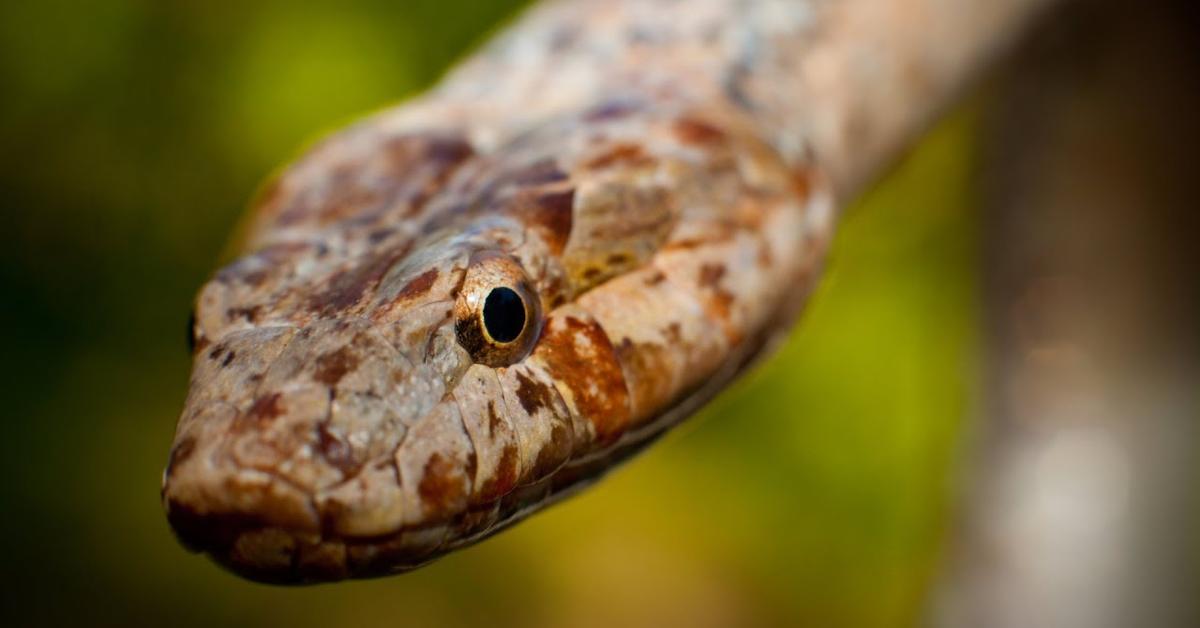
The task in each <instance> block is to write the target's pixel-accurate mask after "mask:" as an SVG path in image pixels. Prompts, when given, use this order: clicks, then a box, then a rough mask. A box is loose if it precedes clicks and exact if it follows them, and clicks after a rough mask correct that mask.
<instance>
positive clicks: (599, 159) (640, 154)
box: [583, 142, 654, 170]
mask: <svg viewBox="0 0 1200 628" xmlns="http://www.w3.org/2000/svg"><path fill="white" fill-rule="evenodd" d="M653 163H654V158H653V157H651V156H650V155H647V154H646V151H645V150H643V149H642V147H641V146H640V145H638V144H633V143H629V142H623V143H620V144H617V145H615V146H613V147H612V148H610V149H609V150H607V151H605V152H603V153H600V154H599V155H596V156H595V157H592V158H591V159H589V160H588V161H586V162H584V164H583V165H584V167H585V168H588V169H591V170H601V169H604V168H610V167H612V166H615V165H621V166H627V167H632V168H638V167H643V166H649V165H652V164H653Z"/></svg>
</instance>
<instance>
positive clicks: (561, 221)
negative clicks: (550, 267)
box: [514, 188, 575, 255]
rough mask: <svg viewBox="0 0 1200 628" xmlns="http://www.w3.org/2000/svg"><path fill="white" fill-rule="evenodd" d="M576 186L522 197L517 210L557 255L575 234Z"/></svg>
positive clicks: (516, 206) (518, 199) (515, 209)
mask: <svg viewBox="0 0 1200 628" xmlns="http://www.w3.org/2000/svg"><path fill="white" fill-rule="evenodd" d="M574 206H575V188H571V189H568V190H561V191H557V192H546V193H541V194H523V195H520V196H518V198H517V201H516V204H515V208H514V213H515V214H516V215H518V216H519V217H520V218H521V219H522V221H523V222H525V223H526V224H528V225H530V226H531V227H534V228H535V229H537V230H538V232H539V233H540V234H541V235H542V238H543V239H544V240H545V241H546V244H547V245H548V246H549V247H550V250H551V251H552V252H553V253H554V254H555V255H561V254H562V251H563V249H564V248H566V246H567V240H568V239H569V238H570V237H571V226H572V224H573V223H574V219H575V212H574Z"/></svg>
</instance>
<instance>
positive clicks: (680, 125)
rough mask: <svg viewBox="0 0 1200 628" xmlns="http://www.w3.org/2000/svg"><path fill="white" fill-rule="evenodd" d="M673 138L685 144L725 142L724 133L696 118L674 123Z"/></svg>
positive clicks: (683, 119)
mask: <svg viewBox="0 0 1200 628" xmlns="http://www.w3.org/2000/svg"><path fill="white" fill-rule="evenodd" d="M675 136H676V137H678V138H679V140H680V141H681V142H684V143H687V144H715V143H717V142H722V141H724V140H725V138H726V135H725V132H724V131H722V130H721V129H718V128H717V127H715V126H713V125H711V124H709V123H708V122H705V121H703V120H699V119H696V118H680V119H679V120H676V121H675Z"/></svg>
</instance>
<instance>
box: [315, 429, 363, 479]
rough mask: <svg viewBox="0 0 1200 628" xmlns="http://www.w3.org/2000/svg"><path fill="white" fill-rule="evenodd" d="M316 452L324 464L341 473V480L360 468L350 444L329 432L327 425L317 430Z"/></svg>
mask: <svg viewBox="0 0 1200 628" xmlns="http://www.w3.org/2000/svg"><path fill="white" fill-rule="evenodd" d="M317 451H319V452H320V453H321V457H322V458H324V459H325V461H326V462H328V463H329V464H331V465H333V466H334V467H337V469H338V470H339V471H341V472H342V478H349V477H353V476H355V475H357V474H358V471H359V469H360V468H362V465H361V464H360V463H359V462H358V461H357V460H355V458H354V450H353V449H352V448H351V447H350V444H349V443H347V442H346V441H344V440H342V439H341V438H339V437H338V436H337V435H336V434H334V433H333V432H331V431H330V430H329V426H328V425H325V424H321V426H320V427H318V428H317Z"/></svg>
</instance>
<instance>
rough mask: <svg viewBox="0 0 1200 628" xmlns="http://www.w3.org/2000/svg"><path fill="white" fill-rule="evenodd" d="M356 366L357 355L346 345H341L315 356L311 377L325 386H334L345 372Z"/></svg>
mask: <svg viewBox="0 0 1200 628" xmlns="http://www.w3.org/2000/svg"><path fill="white" fill-rule="evenodd" d="M357 367H358V356H357V355H355V354H354V352H353V351H351V350H350V349H349V348H348V347H341V348H339V349H337V350H335V351H331V352H329V353H326V354H323V355H321V356H320V357H318V358H317V361H316V370H314V371H313V379H314V380H315V381H318V382H320V383H322V384H325V385H326V386H336V385H337V384H338V382H340V381H342V378H343V377H345V376H346V373H349V372H350V371H353V370H354V369H355V368H357Z"/></svg>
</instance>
